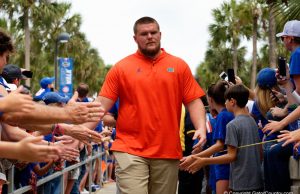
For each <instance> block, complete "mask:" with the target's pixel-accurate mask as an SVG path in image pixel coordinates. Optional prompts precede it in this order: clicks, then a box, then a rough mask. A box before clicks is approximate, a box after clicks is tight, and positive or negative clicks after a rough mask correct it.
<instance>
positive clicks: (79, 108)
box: [64, 92, 104, 124]
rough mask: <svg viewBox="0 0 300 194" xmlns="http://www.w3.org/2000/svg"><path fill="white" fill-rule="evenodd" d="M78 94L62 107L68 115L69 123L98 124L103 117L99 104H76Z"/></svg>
mask: <svg viewBox="0 0 300 194" xmlns="http://www.w3.org/2000/svg"><path fill="white" fill-rule="evenodd" d="M77 98H78V92H75V93H74V95H73V97H72V98H71V99H70V100H69V102H68V104H67V105H66V106H65V107H64V108H65V110H66V112H67V114H68V115H70V122H72V123H75V124H81V123H86V122H98V121H100V118H102V117H103V115H104V110H103V109H102V108H101V103H100V102H76V99H77Z"/></svg>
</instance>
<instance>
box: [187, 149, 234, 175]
mask: <svg viewBox="0 0 300 194" xmlns="http://www.w3.org/2000/svg"><path fill="white" fill-rule="evenodd" d="M236 156H237V148H236V147H233V146H230V145H228V150H227V154H225V155H222V156H217V157H210V158H201V157H197V156H192V157H195V161H194V162H193V163H192V164H191V165H190V166H188V167H187V168H186V170H187V171H189V172H190V173H195V172H197V171H198V170H200V169H201V168H202V167H204V166H206V165H210V164H228V163H231V162H233V161H235V160H236Z"/></svg>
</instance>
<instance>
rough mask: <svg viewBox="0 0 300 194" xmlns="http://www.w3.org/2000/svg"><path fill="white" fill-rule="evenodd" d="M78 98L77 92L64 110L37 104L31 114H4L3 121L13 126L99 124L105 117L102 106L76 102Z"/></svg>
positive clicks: (94, 103)
mask: <svg viewBox="0 0 300 194" xmlns="http://www.w3.org/2000/svg"><path fill="white" fill-rule="evenodd" d="M5 92H6V91H5ZM0 93H1V91H0ZM5 95H7V93H5ZM76 96H77V92H75V94H74V96H73V97H72V99H71V100H70V101H69V103H68V104H67V105H66V106H64V107H63V108H62V107H52V106H45V105H41V104H38V103H35V104H34V108H33V110H31V111H30V112H29V113H23V112H12V113H4V114H3V116H2V121H4V122H6V123H10V124H12V125H20V124H26V123H28V122H30V123H31V124H49V123H60V122H67V123H85V122H90V121H92V122H98V121H99V120H100V117H102V116H103V110H102V109H101V107H100V106H101V104H100V103H96V102H88V103H80V102H75V99H76V98H77V97H76Z"/></svg>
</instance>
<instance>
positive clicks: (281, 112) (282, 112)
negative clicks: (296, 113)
mask: <svg viewBox="0 0 300 194" xmlns="http://www.w3.org/2000/svg"><path fill="white" fill-rule="evenodd" d="M270 113H271V114H272V116H273V117H279V118H283V117H286V116H287V115H288V111H287V109H283V108H279V107H277V106H276V107H273V108H270Z"/></svg>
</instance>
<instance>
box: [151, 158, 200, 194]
mask: <svg viewBox="0 0 300 194" xmlns="http://www.w3.org/2000/svg"><path fill="white" fill-rule="evenodd" d="M178 165H179V160H170V159H163V160H161V159H150V180H149V194H161V193H168V194H175V193H176V188H177V180H178ZM199 184H201V183H199Z"/></svg>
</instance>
